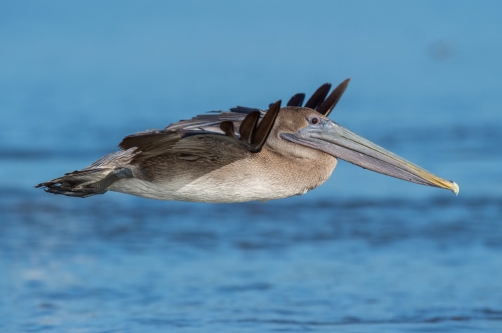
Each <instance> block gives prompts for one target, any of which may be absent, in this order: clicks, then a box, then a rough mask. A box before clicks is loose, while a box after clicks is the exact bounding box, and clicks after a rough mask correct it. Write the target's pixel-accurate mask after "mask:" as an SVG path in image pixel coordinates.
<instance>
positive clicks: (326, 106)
mask: <svg viewBox="0 0 502 333" xmlns="http://www.w3.org/2000/svg"><path fill="white" fill-rule="evenodd" d="M349 82H350V79H346V80H344V81H343V82H342V83H340V84H339V85H338V87H336V88H335V90H333V91H332V92H331V94H329V96H328V98H326V100H325V101H324V102H322V104H321V105H320V106H319V107H318V108H317V112H319V113H321V114H323V115H325V116H326V117H327V116H328V115H329V114H330V113H331V111H332V110H333V109H334V108H335V106H336V104H337V103H338V101H339V100H340V98H341V97H342V95H343V93H344V92H345V89H347V86H348V85H349Z"/></svg>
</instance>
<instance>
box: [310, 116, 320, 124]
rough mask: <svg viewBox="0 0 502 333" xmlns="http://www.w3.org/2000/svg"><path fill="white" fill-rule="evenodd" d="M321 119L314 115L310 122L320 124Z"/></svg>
mask: <svg viewBox="0 0 502 333" xmlns="http://www.w3.org/2000/svg"><path fill="white" fill-rule="evenodd" d="M319 121H320V120H319V118H317V117H312V118H310V123H311V124H312V125H317V124H319Z"/></svg>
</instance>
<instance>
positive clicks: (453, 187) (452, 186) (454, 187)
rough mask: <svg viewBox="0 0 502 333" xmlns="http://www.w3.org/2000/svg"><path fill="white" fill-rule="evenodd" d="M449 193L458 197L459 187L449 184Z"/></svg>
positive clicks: (453, 183)
mask: <svg viewBox="0 0 502 333" xmlns="http://www.w3.org/2000/svg"><path fill="white" fill-rule="evenodd" d="M450 189H451V191H452V192H453V193H455V195H458V192H460V187H459V186H458V184H457V183H455V182H451V188H450Z"/></svg>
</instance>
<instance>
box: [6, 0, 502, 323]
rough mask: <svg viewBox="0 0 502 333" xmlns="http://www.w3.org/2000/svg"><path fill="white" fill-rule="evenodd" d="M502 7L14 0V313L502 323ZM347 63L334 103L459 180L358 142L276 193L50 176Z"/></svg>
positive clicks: (80, 318) (10, 134)
mask: <svg viewBox="0 0 502 333" xmlns="http://www.w3.org/2000/svg"><path fill="white" fill-rule="evenodd" d="M501 7H502V6H501V5H500V4H499V3H498V2H483V4H476V3H474V2H459V1H455V2H441V3H436V2H419V3H401V2H381V3H379V4H373V2H357V3H353V2H337V3H331V2H316V3H315V5H313V4H310V3H300V2H287V3H286V2H274V3H273V4H270V3H268V2H253V3H252V4H234V3H231V2H216V3H212V4H205V3H200V2H187V3H185V4H183V5H172V4H166V3H163V2H149V3H148V4H138V3H132V2H120V3H118V2H107V3H106V4H102V3H99V2H95V3H94V2H80V3H79V2H72V3H67V2H48V3H45V4H44V5H40V4H38V3H36V2H26V3H19V2H16V3H6V2H4V3H2V4H0V22H1V23H0V48H1V52H0V114H1V116H2V121H1V122H0V170H1V172H0V221H1V222H0V271H1V272H2V273H3V274H0V331H1V332H164V331H168V332H178V331H179V332H268V331H286V332H308V331H313V332H332V331H342V332H403V331H404V332H453V331H454V332H459V331H460V332H461V331H465V332H473V331H482V332H500V331H502V282H501V281H502V279H500V276H502V188H501V186H500V184H501V182H502V170H501V168H500V165H501V163H502V154H501V150H500V147H499V145H500V142H502V131H501V129H502V113H501V112H500V109H499V106H500V105H501V104H502V97H501V95H500V91H501V88H502V80H501V79H500V78H501V77H502V66H501V64H500V61H499V59H500V58H501V56H502V47H501V45H502V43H501V38H502V37H500V34H499V33H498V32H499V31H500V30H501V28H502V26H501V25H502V23H500V20H499V17H498V16H499V15H498V13H500V9H502V8H501ZM346 77H351V78H352V82H351V84H350V86H349V88H348V90H347V92H346V94H345V96H344V97H343V98H342V100H341V101H340V103H339V105H338V106H337V108H336V109H335V111H334V112H333V114H332V116H331V118H332V119H334V120H335V121H337V122H339V123H341V124H342V125H344V126H346V127H347V128H349V129H351V130H353V131H355V132H357V133H359V134H361V135H363V136H364V137H367V138H369V139H371V140H373V141H374V142H376V143H378V144H380V145H382V146H384V147H386V148H388V149H390V150H391V151H394V152H396V153H398V154H400V155H402V156H404V157H406V158H408V159H410V160H412V161H414V162H416V163H418V164H419V165H422V166H424V167H426V168H427V169H430V170H431V171H433V172H435V173H437V174H438V175H440V176H443V177H445V178H447V179H453V180H455V181H456V182H457V183H458V184H459V185H460V194H459V196H458V197H455V196H454V195H453V194H451V193H450V192H448V191H444V190H439V189H433V188H427V187H421V186H418V185H415V184H409V183H406V182H402V181H398V180H394V179H390V178H388V177H384V176H381V175H377V174H374V173H371V172H368V171H366V170H362V169H359V168H356V167H354V166H351V165H349V164H347V163H340V165H339V166H338V167H337V169H336V170H335V172H334V174H333V176H332V177H331V178H330V180H329V181H328V182H327V183H326V184H324V185H322V186H321V187H320V188H318V189H316V190H314V191H312V192H309V193H308V194H306V195H304V196H302V197H294V198H288V199H284V200H279V201H271V202H266V203H260V202H252V203H245V204H224V205H211V204H196V203H178V202H159V201H152V200H146V199H141V198H135V197H131V196H126V195H122V194H116V193H107V194H105V195H101V196H95V197H91V198H87V199H76V198H67V197H62V196H54V195H49V194H46V193H43V192H42V191H40V190H38V191H37V190H35V189H33V185H35V184H37V183H39V182H41V181H45V180H48V179H51V178H54V177H57V176H59V175H61V174H62V173H64V172H68V171H72V170H75V169H79V168H81V167H83V166H86V165H88V164H90V163H91V162H93V161H94V160H96V159H97V158H99V157H101V156H102V155H104V154H106V153H109V152H111V151H114V149H115V147H116V144H117V143H118V142H119V141H120V139H121V138H122V137H123V136H125V135H127V134H131V133H134V132H137V131H142V130H145V129H147V128H162V127H164V126H165V125H167V124H169V123H170V122H174V121H177V120H178V119H186V118H188V117H191V116H193V115H195V114H197V113H201V112H204V111H208V110H214V109H225V108H230V107H233V106H234V105H237V104H239V105H248V106H257V107H265V106H266V105H268V103H270V102H272V101H275V100H277V99H278V98H282V99H283V100H286V99H287V98H288V97H290V96H291V95H292V94H294V93H296V92H299V91H305V92H307V93H311V92H312V91H313V90H314V89H315V88H317V86H319V85H320V84H321V83H324V82H326V81H331V82H332V83H334V84H337V83H338V82H339V81H342V80H343V79H345V78H346Z"/></svg>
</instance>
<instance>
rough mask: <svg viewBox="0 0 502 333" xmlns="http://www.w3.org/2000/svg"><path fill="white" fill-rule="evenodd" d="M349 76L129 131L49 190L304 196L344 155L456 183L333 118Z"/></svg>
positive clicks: (409, 175) (429, 180) (198, 197)
mask: <svg viewBox="0 0 502 333" xmlns="http://www.w3.org/2000/svg"><path fill="white" fill-rule="evenodd" d="M348 83H349V79H347V80H345V81H343V82H342V83H341V84H340V85H339V86H338V87H337V88H336V89H334V90H333V91H332V92H331V94H329V96H328V92H329V90H330V89H331V85H330V84H324V85H322V86H321V87H320V88H319V89H318V90H317V91H316V92H315V93H314V94H313V95H312V97H311V98H310V99H309V100H308V101H307V103H306V104H305V106H302V104H303V100H304V98H305V95H304V94H296V95H294V96H293V97H292V98H291V99H290V100H289V102H288V104H287V106H286V107H283V108H281V101H278V102H276V103H273V104H271V105H270V106H269V109H268V110H267V111H261V110H258V109H253V108H245V107H237V108H234V109H231V111H230V112H217V113H208V114H203V115H199V116H196V117H195V118H192V119H190V120H182V121H180V122H177V123H174V124H171V125H169V126H167V127H166V128H165V129H164V130H154V131H147V132H141V133H138V134H134V135H130V136H127V137H125V138H124V139H123V140H122V142H121V143H120V144H119V147H120V148H121V149H122V150H121V151H118V152H115V153H112V154H109V155H107V156H105V157H103V158H101V159H100V160H98V161H97V162H95V163H93V164H91V165H90V166H88V167H87V168H85V169H82V170H78V171H74V172H70V173H67V174H65V175H64V176H62V177H60V178H56V179H54V180H51V181H49V182H45V183H41V184H39V185H37V186H36V187H43V188H45V190H46V191H47V192H50V193H55V194H64V195H68V196H74V197H88V196H91V195H95V194H103V193H105V192H106V191H116V192H122V193H128V194H132V195H137V196H140V197H145V198H151V199H160V200H180V201H197V202H243V201H250V200H271V199H279V198H285V197H289V196H292V195H301V194H303V193H306V192H307V191H310V190H312V189H314V188H316V187H317V186H319V185H321V184H322V183H324V182H325V181H326V180H327V179H328V178H329V177H330V175H331V173H332V172H333V170H334V169H335V167H336V164H337V161H338V159H339V158H340V159H343V160H345V161H348V162H350V163H353V164H356V165H358V166H361V167H363V168H365V169H369V170H373V171H376V172H378V173H382V174H385V175H388V176H392V177H396V178H400V179H403V180H406V181H410V182H414V183H418V184H422V185H428V186H435V187H439V188H444V189H449V190H451V191H453V192H454V193H455V194H458V191H459V187H458V185H457V184H456V183H455V182H453V181H448V180H445V179H442V178H440V177H438V176H436V175H434V174H432V173H430V172H428V171H426V170H424V169H422V168H421V167H419V166H417V165H415V164H412V163H411V162H408V161H406V160H405V159H403V158H401V157H399V156H397V155H395V154H393V153H391V152H389V151H387V150H385V149H384V148H382V147H380V146H377V145H376V144H374V143H372V142H370V141H368V140H366V139H364V138H363V137H361V136H359V135H357V134H355V133H353V132H351V131H349V130H348V129H346V128H344V127H342V126H341V125H339V124H337V123H335V122H333V121H332V120H330V119H328V118H327V116H328V115H329V113H330V112H331V110H333V108H334V107H335V105H336V104H337V102H338V100H339V99H340V97H341V96H342V94H343V92H344V91H345V89H346V87H347V85H348Z"/></svg>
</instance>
